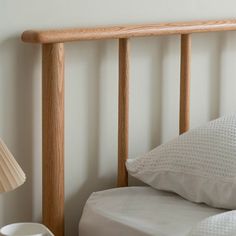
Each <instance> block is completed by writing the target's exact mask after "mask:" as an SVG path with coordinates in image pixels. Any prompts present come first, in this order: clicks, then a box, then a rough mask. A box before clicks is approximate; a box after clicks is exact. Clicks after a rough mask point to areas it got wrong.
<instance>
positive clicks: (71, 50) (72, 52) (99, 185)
mask: <svg viewBox="0 0 236 236" xmlns="http://www.w3.org/2000/svg"><path fill="white" fill-rule="evenodd" d="M151 42H152V43H151V45H148V46H147V45H146V43H145V42H144V41H143V40H141V41H139V42H136V43H135V44H136V45H135V46H131V54H133V53H132V52H133V51H134V50H137V49H138V50H139V53H138V54H139V55H138V56H139V57H142V56H143V57H145V58H146V59H147V60H148V62H149V64H150V65H149V66H150V67H151V72H149V73H150V74H151V76H147V77H144V78H143V79H144V80H149V81H148V86H147V89H148V90H149V91H151V92H150V94H149V96H150V97H149V98H148V99H147V100H148V101H149V102H150V103H151V104H150V106H153V107H154V109H153V108H150V109H149V113H150V114H148V117H151V124H149V126H150V127H149V128H148V129H149V130H150V134H149V136H150V137H149V140H150V141H149V147H148V148H149V149H151V148H153V147H154V146H156V145H158V144H159V143H160V140H161V118H160V116H158V115H159V114H161V109H162V89H161V85H162V82H161V81H162V70H163V68H162V63H158V62H162V57H163V56H164V53H163V50H164V48H165V45H166V42H165V39H163V40H159V41H158V43H157V40H156V39H155V40H154V39H153V40H151ZM132 45H133V44H132ZM155 45H156V46H155ZM153 48H154V49H155V50H153ZM66 49H67V50H66V55H68V56H66V61H67V63H72V64H73V63H75V65H74V66H75V67H78V66H79V68H80V69H81V70H82V71H83V73H81V74H80V73H78V75H77V76H76V77H75V78H74V76H73V74H75V72H79V71H78V70H77V69H76V70H73V69H72V70H73V71H67V72H66V78H65V79H66V81H67V77H68V78H70V82H69V81H67V83H71V84H70V85H68V84H67V85H66V92H67V95H68V96H66V98H67V99H68V100H67V101H66V120H67V121H66V124H67V125H66V133H67V134H68V135H66V149H67V150H66V160H67V161H66V171H67V173H66V178H67V180H66V189H67V191H66V192H67V198H66V206H65V211H66V235H70V236H75V235H77V232H78V221H79V219H80V216H81V214H82V209H83V206H84V204H85V202H86V200H87V199H88V197H89V195H90V194H91V193H92V192H94V191H99V190H104V189H108V188H112V187H115V186H116V173H117V171H116V165H117V151H116V149H117V102H118V99H117V98H118V67H117V65H118V60H117V58H118V53H117V44H115V43H114V44H113V43H111V42H110V41H108V42H93V43H85V42H83V43H82V45H79V46H77V45H75V44H73V46H68V47H67V48H66ZM150 54H151V56H150ZM69 57H70V58H69ZM72 60H73V61H72ZM131 60H132V59H131ZM81 64H82V65H81ZM70 65H71V64H70ZM109 66H110V67H111V68H110V69H108V71H107V70H106V68H107V67H109ZM72 67H73V65H72ZM66 68H67V70H69V69H68V67H66ZM91 68H92V69H91ZM136 69H137V68H136ZM106 73H107V74H108V75H104V74H106ZM110 73H111V74H110ZM137 73H138V72H137ZM80 76H81V77H80ZM83 77H84V78H83ZM106 77H108V79H107V78H106ZM148 77H150V78H148ZM131 79H134V80H136V79H137V80H138V79H141V78H133V77H132V78H131ZM71 80H72V81H71ZM73 80H74V82H73ZM79 80H80V81H84V82H79ZM108 80H109V81H108ZM134 83H135V81H134ZM79 86H83V88H84V90H85V91H82V90H81V91H80V90H79ZM78 93H83V96H82V95H81V97H80V96H79V97H78V95H77V94H78ZM104 94H105V95H104ZM142 95H144V96H146V95H145V94H137V96H142ZM135 96H136V95H135ZM69 97H70V98H69ZM75 97H76V100H75ZM104 97H105V98H104ZM106 98H107V99H109V103H110V104H109V103H108V104H107V103H106V100H107V99H106ZM80 99H81V100H82V101H79V100H80ZM75 101H77V102H75ZM131 105H134V104H130V106H131ZM84 106H85V107H86V108H81V107H84ZM105 106H109V108H104V107H105ZM135 106H136V109H134V111H135V112H137V114H135V116H136V118H137V117H138V116H139V115H140V114H138V113H139V112H141V110H140V109H139V104H135ZM131 110H133V109H131ZM109 111H110V112H109ZM77 113H79V114H77ZM101 113H102V114H101ZM106 113H107V114H106ZM81 114H83V115H81ZM75 117H76V118H75ZM101 118H102V119H105V120H106V121H107V123H106V121H105V124H104V122H103V121H102V120H101ZM83 119H87V120H86V121H84V120H83ZM108 120H109V121H108ZM110 123H111V124H110ZM149 123H150V122H149ZM76 124H77V125H76ZM80 124H81V125H80ZM81 130H83V132H85V134H84V136H82V137H79V136H80V135H81V134H80V133H82V131H81ZM104 136H106V137H105V138H104ZM104 139H105V140H106V139H107V143H106V141H105V142H104ZM112 140H113V141H112ZM104 143H105V144H104ZM111 145H112V147H110V146H111ZM72 146H73V147H74V148H75V147H76V146H77V147H78V150H77V151H78V152H77V153H76V152H75V153H73V151H71V150H70V149H71V147H72ZM81 149H84V150H83V151H81ZM101 149H107V150H108V153H105V154H104V155H106V158H107V161H106V162H105V165H106V166H105V168H106V169H107V172H109V173H108V174H107V175H106V176H102V175H101V173H100V169H101V166H102V165H104V163H102V161H101V159H103V158H104V156H103V151H102V150H101ZM78 153H79V154H78ZM82 153H83V154H82ZM79 159H80V160H81V159H82V160H83V161H84V162H85V163H83V162H82V161H80V160H79ZM76 160H77V161H76ZM69 162H70V164H69ZM110 162H111V163H112V164H110ZM71 163H74V164H71ZM80 163H81V165H84V166H85V167H84V169H83V170H82V169H80V167H79V166H77V167H74V166H75V165H79V164H80ZM108 168H111V171H109V170H108ZM78 171H81V172H82V173H83V174H84V176H82V174H81V175H80V174H79V173H73V172H78ZM73 176H74V177H73ZM79 176H81V178H82V179H83V180H81V179H78V178H79ZM75 178H76V179H77V180H78V181H77V186H78V185H80V186H79V187H76V190H77V191H76V190H75V189H73V187H71V186H70V185H72V182H76V179H75ZM130 182H131V185H137V184H140V183H139V182H137V181H135V180H133V179H131V181H130ZM75 186H76V184H75Z"/></svg>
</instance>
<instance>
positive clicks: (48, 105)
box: [22, 20, 236, 236]
mask: <svg viewBox="0 0 236 236" xmlns="http://www.w3.org/2000/svg"><path fill="white" fill-rule="evenodd" d="M231 30H236V20H219V21H195V22H182V23H178V22H177V23H176V22H174V23H166V24H164V23H162V24H149V25H148V24H147V25H145V24H144V25H129V26H112V27H96V28H82V29H76V28H75V29H56V30H29V31H25V32H24V33H23V34H22V40H23V41H24V42H27V43H38V44H41V45H42V76H43V79H42V82H43V86H42V89H43V223H44V224H45V225H46V226H48V228H49V229H50V230H51V231H52V232H53V233H54V234H55V236H63V235H64V43H66V42H72V41H81V40H105V39H114V40H118V50H119V104H118V110H119V123H118V177H117V187H118V188H116V189H110V190H104V191H101V192H96V193H93V194H92V195H91V196H90V198H89V199H88V201H87V203H86V205H85V208H84V212H83V216H82V218H81V221H80V227H79V228H80V229H79V231H80V236H92V235H97V236H99V235H113V236H116V235H129V236H132V235H136V236H137V235H140V236H145V235H160V236H161V235H165V236H178V235H186V234H187V233H188V232H189V231H190V229H191V228H192V226H194V225H196V224H197V223H198V222H199V221H201V220H203V219H205V218H206V217H208V216H212V215H215V214H218V213H221V212H224V210H220V209H216V208H212V207H207V206H206V205H202V204H195V203H191V202H189V201H187V200H184V199H183V198H181V197H179V196H177V195H176V194H174V193H169V192H162V191H158V190H154V189H152V188H151V187H127V186H128V173H127V169H126V165H125V163H126V160H127V158H128V130H129V128H128V123H129V122H128V119H129V45H130V39H131V38H133V37H148V36H160V35H170V36H171V35H180V42H181V65H180V67H181V75H180V112H179V133H180V134H182V133H184V132H186V131H187V130H188V129H189V116H190V115H189V114H190V61H191V60H190V58H191V34H193V33H203V32H217V31H231Z"/></svg>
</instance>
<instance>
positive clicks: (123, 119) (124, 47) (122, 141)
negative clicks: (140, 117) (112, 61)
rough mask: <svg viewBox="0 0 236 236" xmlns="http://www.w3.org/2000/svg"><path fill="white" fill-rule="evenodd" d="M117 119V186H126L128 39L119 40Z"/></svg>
mask: <svg viewBox="0 0 236 236" xmlns="http://www.w3.org/2000/svg"><path fill="white" fill-rule="evenodd" d="M118 112H119V115H118V116H119V117H118V179H117V186H118V187H124V186H128V173H127V170H126V166H125V162H126V160H127V158H128V138H129V136H128V134H129V39H119V111H118Z"/></svg>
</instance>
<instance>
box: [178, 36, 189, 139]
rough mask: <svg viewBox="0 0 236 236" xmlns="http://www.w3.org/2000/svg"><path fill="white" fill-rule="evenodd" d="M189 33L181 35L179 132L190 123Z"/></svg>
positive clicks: (183, 130)
mask: <svg viewBox="0 0 236 236" xmlns="http://www.w3.org/2000/svg"><path fill="white" fill-rule="evenodd" d="M190 77H191V35H189V34H183V35H181V69H180V113H179V133H180V134H182V133H184V132H186V131H188V129H189V123H190Z"/></svg>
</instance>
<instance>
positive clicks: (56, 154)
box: [42, 43, 64, 236]
mask: <svg viewBox="0 0 236 236" xmlns="http://www.w3.org/2000/svg"><path fill="white" fill-rule="evenodd" d="M42 69H43V71H42V75H43V83H42V89H43V223H44V224H45V225H46V226H47V227H48V228H49V229H50V230H51V231H52V232H53V233H54V234H55V236H63V235H64V45H63V43H54V44H44V45H43V60H42Z"/></svg>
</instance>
